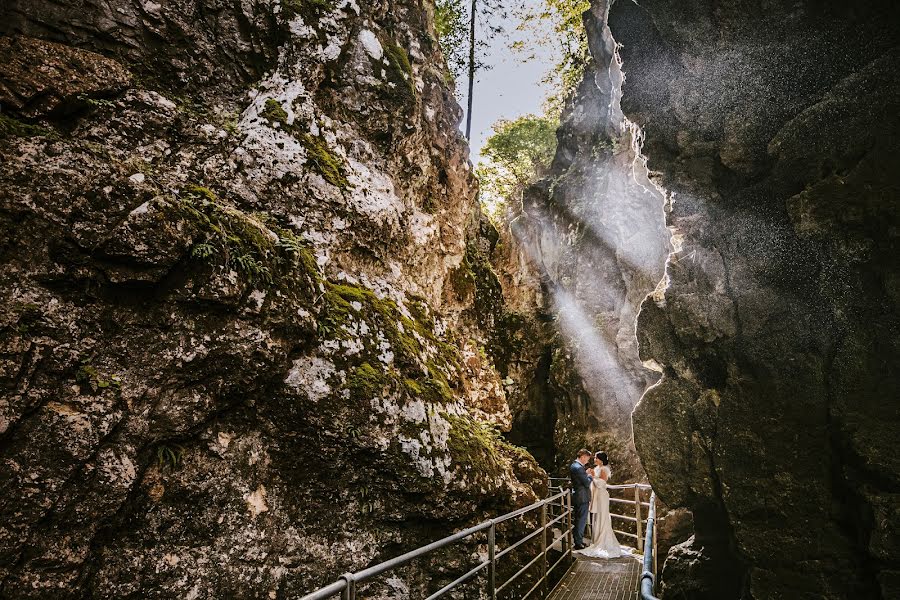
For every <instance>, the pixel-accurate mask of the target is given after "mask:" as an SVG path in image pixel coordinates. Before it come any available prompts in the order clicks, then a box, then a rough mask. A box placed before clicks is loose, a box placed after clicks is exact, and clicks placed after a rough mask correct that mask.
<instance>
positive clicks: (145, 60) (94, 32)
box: [0, 0, 545, 598]
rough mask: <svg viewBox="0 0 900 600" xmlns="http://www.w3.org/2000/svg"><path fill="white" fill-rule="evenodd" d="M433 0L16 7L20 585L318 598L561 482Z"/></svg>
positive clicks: (18, 589) (12, 184)
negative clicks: (510, 365)
mask: <svg viewBox="0 0 900 600" xmlns="http://www.w3.org/2000/svg"><path fill="white" fill-rule="evenodd" d="M432 18H433V17H432V14H431V8H430V7H429V5H427V4H426V5H423V4H420V3H417V2H408V1H405V0H404V1H397V2H385V3H376V4H371V3H370V4H363V3H357V2H354V1H353V0H344V1H342V2H330V1H323V2H320V1H312V0H309V1H308V0H282V1H276V0H272V1H257V0H253V1H249V2H241V3H225V4H223V3H220V2H212V1H206V0H200V1H196V2H183V1H174V0H173V1H170V2H162V3H154V2H143V1H138V0H104V1H101V2H87V1H85V2H76V3H68V4H59V3H56V2H49V1H48V2H44V1H37V2H31V1H29V2H24V1H21V2H19V1H11V2H4V3H3V4H2V5H0V33H2V37H0V107H2V113H0V331H2V335H0V365H2V368H0V455H2V460H0V523H2V526H0V596H3V597H17V598H18V597H22V598H27V597H33V598H67V597H98V598H102V597H127V596H134V597H138V596H139V597H166V598H169V597H176V596H177V597H181V596H184V597H191V598H207V597H208V598H213V597H273V598H275V597H288V596H297V595H298V594H301V593H302V592H305V591H309V590H310V589H311V588H312V587H314V586H315V585H317V584H323V583H327V582H329V581H330V580H331V579H333V578H334V577H336V576H337V575H338V574H340V573H341V572H344V571H346V570H349V569H358V568H361V567H363V566H365V565H367V564H369V563H371V562H375V561H378V560H379V559H383V558H386V557H387V556H393V555H395V554H397V553H398V552H401V551H403V550H405V549H408V548H410V547H413V546H418V545H420V544H421V543H423V542H425V541H428V540H431V539H436V538H438V537H441V536H443V535H445V534H446V533H447V532H448V531H450V530H451V529H452V528H454V527H458V526H461V525H464V524H470V523H472V522H473V521H475V520H478V519H480V518H482V517H483V516H484V515H486V514H488V513H491V514H494V513H496V512H502V511H503V510H505V509H508V508H511V507H513V506H520V505H522V504H523V503H528V502H531V501H533V500H535V498H536V496H537V495H539V494H540V493H542V490H543V489H544V486H545V479H544V478H545V475H544V473H543V472H542V471H541V470H540V469H539V468H538V466H537V464H536V463H535V462H534V460H533V459H532V458H531V457H530V456H529V455H528V454H527V453H524V452H522V451H520V450H518V449H516V448H514V447H512V446H510V445H509V444H507V443H505V442H504V441H503V440H502V439H500V438H499V437H498V435H497V434H496V432H495V430H494V429H493V427H492V426H490V425H489V424H495V425H497V426H499V427H500V428H508V427H509V425H510V419H511V415H510V412H509V408H508V405H507V402H506V395H505V390H504V386H503V383H502V382H501V379H500V376H499V375H498V373H497V370H496V369H495V367H494V366H493V364H492V363H491V361H489V360H487V359H486V358H483V355H484V352H483V348H484V346H485V345H486V344H487V343H488V335H487V333H486V331H487V330H486V325H485V323H488V324H489V323H490V315H488V316H486V317H484V319H480V315H478V314H473V312H472V310H471V306H472V304H473V302H474V301H475V299H476V297H477V299H478V304H479V305H484V304H485V302H484V301H483V300H484V297H483V294H485V293H488V296H490V294H489V292H490V290H491V289H492V288H491V285H492V283H491V282H492V280H491V279H490V277H489V275H490V274H489V273H484V277H481V278H479V279H478V281H479V282H481V283H480V285H478V286H474V287H472V288H471V289H470V288H468V287H467V286H466V285H465V283H466V282H467V281H470V280H474V279H476V276H475V275H473V273H476V274H477V272H480V271H479V270H478V268H477V265H478V260H477V256H479V254H478V253H479V252H480V247H481V245H483V243H484V242H483V239H484V234H483V232H482V231H481V226H480V221H479V217H478V209H477V204H476V202H475V193H476V189H475V185H474V178H473V176H472V174H471V172H470V168H469V166H468V160H467V150H466V147H465V144H464V142H463V141H462V140H461V139H460V136H459V134H458V132H457V125H458V122H459V118H460V110H459V108H458V107H457V105H456V103H455V102H454V100H453V98H452V92H451V90H450V89H449V87H448V84H447V78H446V72H445V68H444V62H443V59H442V57H441V55H440V50H439V48H438V46H437V43H436V40H435V36H434V31H433V25H432ZM467 257H471V258H472V260H469V258H467ZM473 264H474V266H473ZM460 281H461V282H462V285H459V284H458V282H460ZM493 281H496V278H494V280H493ZM455 282H456V283H455ZM494 300H499V301H501V302H502V298H499V299H498V298H494ZM476 551H477V548H475V547H472V546H461V547H460V548H459V549H458V550H456V551H455V552H454V553H453V554H451V555H450V556H443V557H441V558H440V560H439V561H438V562H436V563H435V564H434V565H432V564H429V563H427V562H425V563H421V564H417V565H416V566H414V567H413V568H411V569H408V570H406V571H405V572H404V573H403V578H401V579H397V580H391V582H389V585H388V584H385V583H384V582H381V583H379V584H378V585H379V586H381V587H377V588H373V589H370V590H369V592H368V593H369V594H370V595H372V596H373V597H378V596H379V595H380V594H383V595H387V596H391V595H392V594H395V593H399V592H398V591H397V590H402V589H406V590H407V593H410V594H412V595H413V596H416V597H418V596H424V595H427V594H425V593H424V590H425V588H428V587H429V586H435V585H439V584H440V583H441V582H442V581H443V582H445V583H446V582H447V581H449V580H451V579H452V578H453V577H455V575H457V574H458V573H457V572H456V570H455V569H457V570H458V569H459V568H463V567H464V566H465V565H468V564H469V563H470V562H471V561H472V560H476V559H477V552H476ZM385 585H387V586H388V587H384V586H385ZM390 586H394V587H393V588H392V587H390ZM394 588H396V589H394ZM392 590H393V591H392Z"/></svg>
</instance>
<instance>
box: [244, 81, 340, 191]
mask: <svg viewBox="0 0 900 600" xmlns="http://www.w3.org/2000/svg"><path fill="white" fill-rule="evenodd" d="M260 116H262V117H263V118H264V119H266V120H267V121H268V122H269V124H270V125H276V124H277V125H278V127H279V128H280V129H282V130H283V131H285V132H287V133H289V134H290V135H292V136H294V137H295V138H297V139H298V140H299V141H300V143H301V144H303V148H304V149H306V158H307V159H308V160H309V163H310V165H311V166H312V167H313V168H314V169H315V170H316V171H317V172H318V173H319V175H321V176H322V178H323V179H325V181H327V182H328V183H330V184H331V185H333V186H335V187H337V188H340V189H342V190H345V189H347V188H349V187H350V182H349V181H348V180H347V166H346V165H345V164H344V160H343V159H342V158H341V157H340V156H338V155H337V154H335V153H334V151H332V149H331V148H329V147H328V142H326V141H325V138H323V137H322V136H316V135H312V134H310V133H307V132H305V131H303V130H302V129H301V128H299V127H297V126H296V124H290V125H289V124H288V114H287V111H286V110H284V107H283V106H282V105H281V103H280V102H278V101H277V100H275V99H274V98H269V99H268V100H266V103H265V108H263V110H262V112H261V113H260Z"/></svg>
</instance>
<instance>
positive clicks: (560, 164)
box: [507, 7, 669, 481]
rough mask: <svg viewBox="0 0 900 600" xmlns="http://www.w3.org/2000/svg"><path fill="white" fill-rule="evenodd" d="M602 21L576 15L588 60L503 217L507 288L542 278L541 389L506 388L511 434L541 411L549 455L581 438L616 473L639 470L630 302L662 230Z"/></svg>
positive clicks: (640, 291) (656, 256)
mask: <svg viewBox="0 0 900 600" xmlns="http://www.w3.org/2000/svg"><path fill="white" fill-rule="evenodd" d="M596 10H597V11H600V13H603V14H605V12H604V11H605V9H604V8H602V7H598V8H597V9H596ZM603 22H604V20H603V18H602V16H601V17H599V18H598V17H592V18H589V19H587V21H586V23H587V25H588V39H589V43H590V51H591V55H592V60H591V61H590V62H589V64H588V65H587V67H586V73H585V78H584V81H583V82H582V83H581V85H580V87H579V88H578V91H577V93H576V95H575V96H574V98H572V99H570V101H569V104H568V107H567V109H566V112H565V114H564V118H563V123H562V125H561V127H560V129H559V131H558V133H557V137H558V139H559V146H558V149H557V153H556V157H555V159H554V161H553V164H552V167H551V170H550V173H549V174H548V175H547V177H546V178H545V179H543V180H542V181H540V182H539V183H538V184H536V185H534V186H533V187H531V188H529V189H528V190H526V192H525V194H524V196H523V201H522V203H521V206H513V210H512V211H511V214H510V216H509V232H510V237H511V238H512V244H513V245H514V247H515V249H516V251H517V252H518V263H517V264H518V265H519V266H518V268H516V269H507V270H512V271H513V272H522V271H526V272H532V273H534V276H533V277H532V280H531V281H525V282H523V283H524V284H525V285H521V284H518V285H517V284H516V282H510V284H511V285H510V286H508V287H509V289H511V290H517V289H521V288H523V287H524V288H525V289H529V288H530V289H535V288H536V287H537V288H539V289H541V292H542V295H541V296H539V297H538V298H539V299H538V300H537V301H536V302H535V304H536V305H538V306H540V307H541V309H542V310H543V312H544V313H546V314H547V315H548V316H549V318H550V319H552V323H550V324H549V325H548V326H547V327H546V336H545V340H544V344H545V346H544V348H545V350H544V352H545V353H546V358H545V359H544V360H546V362H547V364H546V367H545V368H544V369H535V370H534V372H535V374H536V377H540V376H544V377H545V381H544V382H541V381H540V380H538V379H536V380H535V381H534V382H533V384H532V386H533V388H536V387H537V386H539V385H542V384H543V386H544V389H543V390H541V391H540V393H535V392H536V391H537V390H535V389H533V390H532V393H530V394H525V395H524V396H523V397H522V398H521V399H520V398H518V397H514V398H513V400H515V402H514V403H513V412H514V415H515V419H516V421H515V423H514V428H513V433H514V434H518V435H521V436H522V437H523V439H524V440H526V441H527V440H529V439H533V438H536V437H537V433H538V432H539V430H540V427H541V426H546V423H547V417H548V416H549V417H551V423H553V425H552V428H553V440H554V445H555V448H556V451H557V460H558V461H559V462H560V463H563V462H565V461H567V460H571V459H572V456H573V455H574V452H575V451H576V450H577V449H578V447H580V446H584V445H586V446H588V447H590V448H592V449H594V450H605V451H607V452H608V453H609V454H610V456H611V457H612V460H613V462H614V465H613V472H614V473H616V476H617V477H618V478H619V480H620V481H621V480H633V479H635V478H642V477H643V473H642V471H641V469H640V466H639V464H638V462H637V460H636V456H635V454H634V449H633V446H632V444H631V411H632V409H633V408H634V405H635V404H636V403H637V401H638V399H639V398H640V396H641V394H642V393H643V391H644V389H646V388H647V386H649V385H650V384H651V383H653V382H655V381H656V379H657V377H658V374H657V373H655V372H654V371H652V370H650V369H648V368H646V367H645V366H644V365H642V364H641V361H640V359H639V357H638V351H637V339H636V337H635V331H634V328H635V320H636V317H637V312H638V308H639V307H640V304H641V301H642V300H643V299H644V297H645V296H646V295H647V294H648V293H650V292H652V291H653V290H654V289H655V287H656V286H657V284H658V283H659V282H660V281H661V279H662V277H663V269H664V265H665V258H666V255H667V254H668V251H669V233H668V231H667V230H666V226H665V214H664V204H665V197H664V195H663V194H662V192H661V191H660V190H658V189H657V188H656V186H655V185H654V184H653V183H651V182H650V180H649V179H648V177H647V170H646V167H645V166H644V163H643V162H642V159H641V157H640V156H639V144H640V139H639V135H640V134H639V131H637V130H636V129H635V128H633V127H632V126H631V125H630V124H629V123H628V122H627V121H626V120H625V118H624V116H623V114H622V112H621V109H620V107H619V100H620V97H621V85H622V72H621V70H620V69H619V64H618V58H617V56H616V53H615V49H616V47H615V42H614V41H613V39H612V37H611V35H610V33H609V30H608V29H607V28H605V27H604V26H603ZM636 138H637V139H636ZM513 293H516V292H513ZM537 312H540V311H537ZM548 401H549V402H551V403H552V409H553V412H552V414H549V415H548V414H547V413H548V411H547V409H546V408H545V407H544V404H545V403H547V402H548Z"/></svg>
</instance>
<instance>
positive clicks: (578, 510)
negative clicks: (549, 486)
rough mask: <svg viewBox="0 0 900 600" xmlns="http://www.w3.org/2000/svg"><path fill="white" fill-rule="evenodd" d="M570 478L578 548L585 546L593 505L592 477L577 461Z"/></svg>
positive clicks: (575, 539) (570, 472)
mask: <svg viewBox="0 0 900 600" xmlns="http://www.w3.org/2000/svg"><path fill="white" fill-rule="evenodd" d="M569 478H570V479H571V480H572V512H573V514H572V520H573V521H574V522H575V527H574V529H573V531H572V538H573V541H574V542H575V545H576V546H583V545H584V528H585V527H586V526H587V518H588V507H589V506H590V503H591V477H590V476H589V475H588V474H587V470H586V469H585V468H584V465H582V464H581V463H580V462H578V461H577V460H576V461H575V462H573V463H572V464H571V465H570V466H569Z"/></svg>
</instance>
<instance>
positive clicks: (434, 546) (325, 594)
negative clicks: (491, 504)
mask: <svg viewBox="0 0 900 600" xmlns="http://www.w3.org/2000/svg"><path fill="white" fill-rule="evenodd" d="M556 500H561V503H560V504H554V502H555V501H556ZM548 506H560V507H561V508H562V509H563V510H562V513H561V514H560V515H559V517H557V518H555V519H553V520H552V521H549V522H548V520H547V507H548ZM537 509H541V527H540V528H538V529H537V530H536V531H533V532H530V533H529V534H528V535H526V536H525V538H524V539H522V540H519V541H517V542H515V543H514V544H512V545H511V546H510V547H508V548H506V549H505V550H502V551H501V552H499V553H497V552H496V548H495V541H494V540H495V533H496V527H497V525H498V524H500V523H503V522H505V521H508V520H510V519H513V518H515V517H519V516H521V515H524V514H526V513H528V512H531V511H533V510H537ZM563 518H566V520H567V526H566V530H565V532H564V533H563V535H562V538H560V539H561V540H562V542H563V551H562V557H561V558H560V560H558V561H557V562H556V563H555V564H554V565H553V567H552V568H550V569H548V568H547V552H548V550H549V549H550V547H551V546H552V544H551V545H550V546H548V545H547V530H548V528H549V527H550V526H551V525H552V524H555V523H557V522H559V521H560V520H562V519H563ZM485 530H487V532H488V560H487V561H485V562H482V563H481V564H479V565H478V566H476V567H474V568H473V569H471V570H470V571H468V572H467V573H466V574H464V575H462V576H461V577H459V578H457V579H455V580H454V581H452V582H451V583H449V584H447V585H445V586H444V587H442V588H441V589H440V590H438V591H437V592H435V593H434V594H432V595H431V596H429V597H428V600H433V599H435V598H439V597H441V596H443V595H444V594H446V593H447V592H449V591H450V590H452V589H454V588H456V587H458V586H459V585H462V584H463V583H465V582H467V581H469V580H471V579H472V578H473V577H475V576H476V575H477V574H478V573H479V572H481V571H482V570H484V569H487V572H488V587H489V590H488V593H489V597H490V598H491V599H495V598H496V597H497V593H498V592H499V591H500V590H502V589H504V588H506V587H507V586H509V585H510V584H511V583H512V582H513V581H515V580H516V579H517V578H518V577H519V576H521V575H522V574H523V573H524V572H526V571H527V570H528V568H530V567H532V566H534V565H535V563H537V561H538V560H541V559H542V569H541V577H540V578H539V579H538V581H537V583H536V584H535V585H534V587H532V588H531V590H529V592H528V594H526V596H527V595H530V594H531V592H533V591H534V590H535V589H537V588H538V587H540V586H543V587H544V590H546V582H547V577H548V574H549V573H550V571H552V570H553V568H555V567H556V566H557V565H558V564H559V563H560V561H561V560H562V558H564V557H566V556H570V557H571V555H572V546H573V545H574V541H573V539H572V504H571V495H570V492H569V490H567V489H564V490H562V491H560V492H559V493H557V494H554V495H552V496H550V497H549V498H545V499H544V500H540V501H538V502H535V503H534V504H531V505H529V506H526V507H524V508H520V509H518V510H514V511H512V512H509V513H506V514H504V515H501V516H499V517H497V518H494V519H490V520H487V521H484V522H482V523H479V524H478V525H475V526H473V527H469V528H468V529H464V530H462V531H459V532H457V533H454V534H453V535H449V536H447V537H445V538H443V539H440V540H438V541H436V542H432V543H431V544H428V545H427V546H422V547H421V548H416V549H415V550H411V551H409V552H407V553H405V554H401V555H400V556H398V557H396V558H392V559H390V560H387V561H385V562H383V563H379V564H377V565H374V566H372V567H369V568H367V569H363V570H362V571H358V572H356V573H346V574H344V575H342V576H341V577H340V579H338V580H337V581H335V582H334V583H331V584H329V585H327V586H325V587H323V588H321V589H319V590H316V591H314V592H312V593H310V594H307V595H306V596H303V598H302V599H301V600H325V599H326V598H331V597H332V596H335V595H337V594H341V597H342V599H343V600H355V599H356V587H357V585H358V584H359V583H361V582H363V581H365V580H367V579H370V578H372V577H375V576H376V575H380V574H382V573H384V572H386V571H389V570H391V569H394V568H396V567H400V566H403V565H405V564H407V563H409V562H411V561H413V560H415V559H417V558H420V557H422V556H425V555H427V554H429V553H431V552H433V551H435V550H438V549H440V548H443V547H445V546H448V545H450V544H453V543H455V542H458V541H460V540H463V539H465V538H467V537H469V536H472V535H474V534H476V533H479V532H481V531H485ZM541 532H542V533H543V534H544V535H543V539H542V541H541V552H540V553H538V555H537V556H536V557H535V558H534V559H532V560H531V561H529V563H528V564H527V565H526V566H525V567H524V568H522V569H520V570H519V571H518V572H517V573H516V574H515V575H513V576H512V577H510V578H509V579H508V580H507V581H505V582H504V583H503V584H502V585H500V586H499V587H497V586H496V582H495V578H496V569H497V559H498V558H500V557H501V556H503V555H505V554H507V553H509V552H510V551H511V550H512V549H513V548H516V547H518V546H519V545H521V544H522V543H524V542H525V541H528V540H530V539H532V538H534V537H535V536H537V535H538V534H539V533H541ZM544 596H546V594H544Z"/></svg>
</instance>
